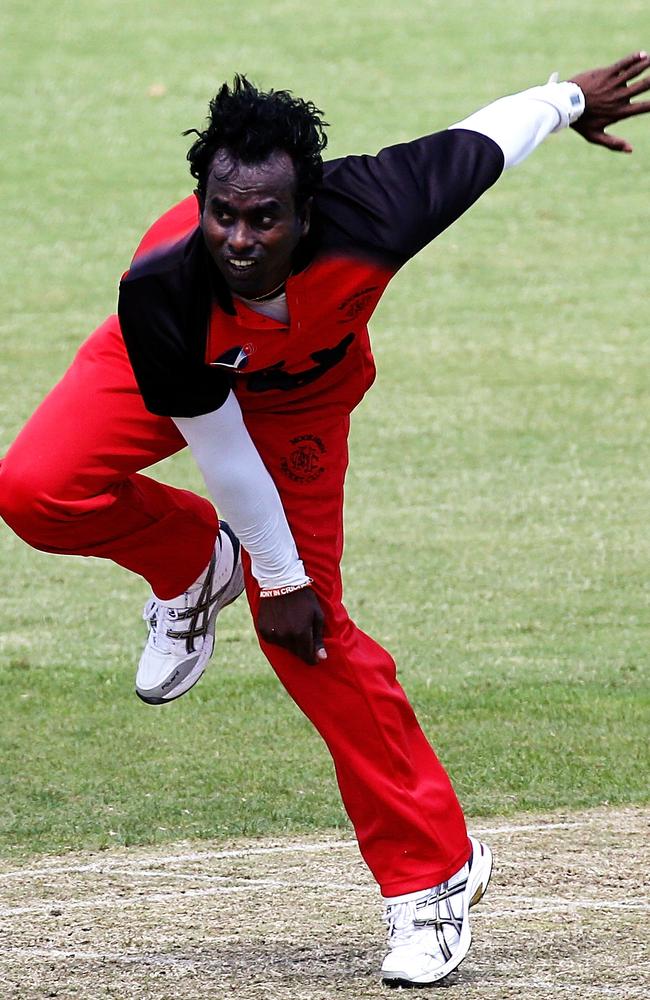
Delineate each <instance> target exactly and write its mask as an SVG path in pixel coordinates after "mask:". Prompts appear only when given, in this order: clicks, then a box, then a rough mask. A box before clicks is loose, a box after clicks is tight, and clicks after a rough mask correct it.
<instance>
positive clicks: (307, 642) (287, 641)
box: [257, 587, 327, 664]
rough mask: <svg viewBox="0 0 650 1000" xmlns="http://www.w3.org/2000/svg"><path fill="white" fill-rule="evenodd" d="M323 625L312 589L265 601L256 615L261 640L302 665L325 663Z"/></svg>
mask: <svg viewBox="0 0 650 1000" xmlns="http://www.w3.org/2000/svg"><path fill="white" fill-rule="evenodd" d="M323 623H324V616H323V612H322V611H321V607H320V604H319V603H318V599H317V597H316V595H315V593H314V591H313V590H312V589H311V587H303V588H302V589H301V590H294V591H292V592H291V593H290V594H283V595H282V596H280V597H264V598H263V599H262V600H261V601H260V607H259V611H258V613H257V629H258V631H259V633H260V635H261V637H262V639H264V640H265V641H266V642H270V643H273V645H275V646H282V648H283V649H288V650H289V652H290V653H294V654H295V655H296V656H298V657H300V659H301V660H304V661H305V663H312V664H313V663H319V662H320V661H321V660H326V659H327V653H326V651H325V647H324V646H323Z"/></svg>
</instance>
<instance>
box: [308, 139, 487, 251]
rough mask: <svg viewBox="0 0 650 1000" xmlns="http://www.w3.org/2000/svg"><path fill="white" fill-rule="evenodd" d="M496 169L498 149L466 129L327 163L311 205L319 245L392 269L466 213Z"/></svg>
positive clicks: (485, 188)
mask: <svg viewBox="0 0 650 1000" xmlns="http://www.w3.org/2000/svg"><path fill="white" fill-rule="evenodd" d="M503 165H504V157H503V152H502V150H501V148H500V147H499V146H498V145H497V144H496V143H495V142H494V141H493V140H492V139H489V138H488V137H487V136H485V135H481V134H480V133H478V132H471V131H469V130H467V129H450V130H446V131H444V132H435V133H433V134H432V135H426V136H423V137H422V138H421V139H415V140H413V141H412V142H404V143H400V144H399V145H396V146H387V147H386V148H385V149H382V150H381V152H379V153H378V154H377V156H346V157H344V158H342V159H340V160H331V161H329V162H328V163H326V164H325V176H324V181H323V186H322V188H321V189H320V190H319V192H318V194H317V196H316V206H315V207H316V210H317V212H318V214H319V215H320V217H321V219H320V220H319V221H320V223H321V226H322V235H321V239H322V241H323V248H324V249H330V248H331V249H335V248H337V247H340V248H345V247H349V248H353V247H354V248H356V249H357V250H358V249H360V248H364V247H365V248H367V250H368V251H369V252H370V253H371V254H372V256H373V257H378V258H379V259H381V260H383V261H385V263H386V264H387V265H388V266H391V265H392V266H397V267H399V266H401V265H402V264H404V263H405V262H406V261H407V260H408V259H409V258H410V257H412V256H413V255H414V254H416V253H417V252H418V250H421V249H422V247H424V246H426V244H427V243H429V242H431V240H433V239H435V237H436V236H438V234H439V233H441V232H442V231H443V229H446V228H447V226H449V225H451V223H452V222H454V221H455V219H457V218H458V217H459V216H460V215H462V214H463V212H465V211H467V209H468V208H469V207H470V206H471V205H472V204H473V203H474V202H475V201H476V199H477V198H478V197H479V196H480V195H481V194H483V192H484V191H486V190H487V189H488V188H489V187H491V185H492V184H494V182H495V181H496V180H497V179H498V178H499V176H500V175H501V173H502V171H503Z"/></svg>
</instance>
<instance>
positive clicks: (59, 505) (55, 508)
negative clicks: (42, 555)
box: [0, 457, 65, 547]
mask: <svg viewBox="0 0 650 1000" xmlns="http://www.w3.org/2000/svg"><path fill="white" fill-rule="evenodd" d="M55 492H56V491H53V490H52V489H51V484H48V483H46V482H45V481H44V477H43V476H42V475H41V474H40V472H39V468H38V464H37V463H35V462H30V463H29V464H28V465H25V464H23V463H22V462H19V461H14V460H12V458H11V457H9V458H5V459H4V460H3V461H2V462H0V517H2V518H3V520H4V521H6V523H7V524H8V525H9V527H10V528H11V529H12V531H14V532H15V533H16V534H17V535H19V536H20V537H21V538H22V539H24V541H26V542H29V544H31V545H34V546H35V547H39V544H42V545H44V546H45V545H48V544H51V539H52V537H53V535H54V532H55V530H56V524H57V523H58V524H60V522H61V518H62V516H64V510H63V508H64V507H65V503H64V502H63V501H61V500H57V499H56V496H55Z"/></svg>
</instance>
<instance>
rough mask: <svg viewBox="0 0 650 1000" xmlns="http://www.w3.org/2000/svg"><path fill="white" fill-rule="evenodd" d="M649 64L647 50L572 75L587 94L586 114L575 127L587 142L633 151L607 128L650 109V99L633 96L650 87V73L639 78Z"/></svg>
mask: <svg viewBox="0 0 650 1000" xmlns="http://www.w3.org/2000/svg"><path fill="white" fill-rule="evenodd" d="M649 67H650V56H649V55H648V53H647V52H633V53H632V54H631V55H629V56H625V58H623V59H619V61H618V62H615V63H613V64H612V65H611V66H605V67H603V68H602V69H590V70H587V72H585V73H578V74H577V76H573V77H571V82H572V83H577V84H578V86H579V87H580V89H581V90H582V92H583V94H584V95H585V111H584V114H582V115H581V117H580V118H579V119H578V120H577V121H576V122H574V123H573V125H572V126H571V127H572V128H574V129H575V130H576V132H579V133H580V135H581V136H583V137H584V138H585V139H586V140H587V142H593V143H595V144H596V145H597V146H605V147H606V148H607V149H612V150H614V151H615V152H618V153H631V152H632V146H631V145H630V143H629V142H628V141H627V140H626V139H622V138H620V137H619V136H615V135H608V134H607V132H606V131H605V129H606V128H607V127H608V126H609V125H614V124H616V122H620V121H623V119H624V118H631V117H632V116H633V115H644V114H647V113H648V112H650V101H637V102H636V103H635V104H633V103H632V98H633V97H637V96H638V95H639V94H643V93H645V92H646V91H648V90H650V75H646V76H643V77H641V79H637V77H639V76H641V74H642V73H644V71H645V70H647V69H648V68H649ZM634 81H636V82H634Z"/></svg>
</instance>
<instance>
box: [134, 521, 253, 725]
mask: <svg viewBox="0 0 650 1000" xmlns="http://www.w3.org/2000/svg"><path fill="white" fill-rule="evenodd" d="M221 530H222V531H224V532H225V533H226V534H227V535H228V538H229V539H230V541H231V543H232V547H233V556H234V560H235V563H234V568H233V572H232V576H231V577H230V579H229V580H228V583H226V584H225V585H224V586H223V587H222V589H221V591H220V592H219V593H218V594H217V600H216V601H215V602H214V608H213V611H212V614H211V615H210V618H209V620H208V627H207V633H206V639H205V644H204V646H203V649H202V650H201V653H200V655H199V658H198V660H197V661H196V663H195V664H194V666H193V667H192V668H191V670H189V671H188V672H187V674H185V676H184V677H180V678H179V681H178V684H176V685H175V686H174V687H173V688H172V690H171V691H170V692H169V694H166V695H165V696H164V697H162V698H161V697H160V696H159V695H149V694H145V693H144V692H142V691H140V690H138V688H137V687H136V689H135V693H136V694H137V696H138V698H139V699H140V701H144V702H145V704H147V705H167V704H169V702H170V701H175V700H176V699H177V698H180V697H181V696H182V695H184V694H187V692H188V691H189V690H190V688H193V687H194V685H195V684H196V683H197V681H199V680H200V679H201V677H202V676H203V674H204V673H205V668H206V666H207V664H208V661H209V660H210V657H211V656H212V654H213V652H214V644H215V637H216V627H217V616H218V614H219V612H220V611H223V609H224V608H227V607H228V605H229V604H232V603H233V602H234V601H236V600H237V598H238V597H239V596H240V594H241V593H242V592H243V590H244V570H243V568H242V564H241V559H240V550H241V545H240V543H239V539H238V538H237V537H236V536H235V535H234V534H233V533H232V530H231V529H230V527H229V525H227V524H226V523H225V522H224V521H222V522H221ZM180 670H181V668H179V672H180ZM173 679H174V677H173V675H172V677H171V678H168V679H166V680H165V681H164V682H163V683H164V684H170V683H171V681H172V680H173Z"/></svg>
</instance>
